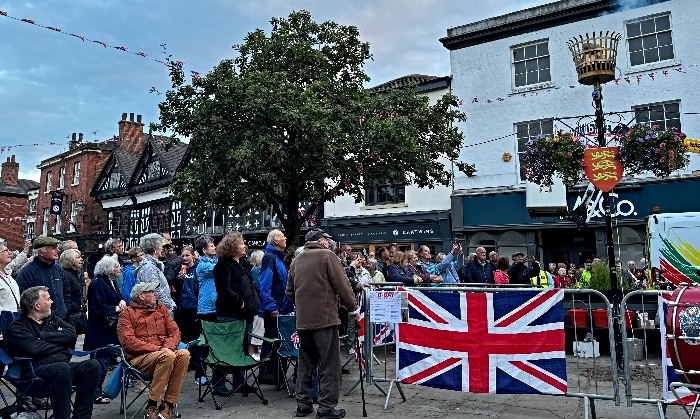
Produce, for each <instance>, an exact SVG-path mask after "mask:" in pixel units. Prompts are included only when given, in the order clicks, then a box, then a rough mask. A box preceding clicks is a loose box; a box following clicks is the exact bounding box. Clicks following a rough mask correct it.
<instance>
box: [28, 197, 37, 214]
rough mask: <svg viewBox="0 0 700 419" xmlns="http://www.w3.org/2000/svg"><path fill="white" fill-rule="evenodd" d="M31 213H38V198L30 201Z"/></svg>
mask: <svg viewBox="0 0 700 419" xmlns="http://www.w3.org/2000/svg"><path fill="white" fill-rule="evenodd" d="M29 213H30V214H34V213H36V198H34V199H30V200H29Z"/></svg>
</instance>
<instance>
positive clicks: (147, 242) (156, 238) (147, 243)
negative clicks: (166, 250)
mask: <svg viewBox="0 0 700 419" xmlns="http://www.w3.org/2000/svg"><path fill="white" fill-rule="evenodd" d="M139 247H140V248H141V250H143V253H145V254H147V255H152V254H153V252H155V251H156V249H157V248H159V247H163V236H161V235H160V234H158V233H151V234H146V235H145V236H143V237H141V240H140V241H139Z"/></svg>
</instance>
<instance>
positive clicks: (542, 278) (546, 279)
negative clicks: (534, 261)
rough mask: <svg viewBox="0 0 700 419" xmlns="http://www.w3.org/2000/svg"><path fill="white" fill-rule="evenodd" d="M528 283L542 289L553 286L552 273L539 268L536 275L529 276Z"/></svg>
mask: <svg viewBox="0 0 700 419" xmlns="http://www.w3.org/2000/svg"><path fill="white" fill-rule="evenodd" d="M530 283H531V284H532V285H535V286H538V287H540V288H544V289H549V288H554V279H553V278H552V275H551V274H550V273H549V272H547V271H545V270H544V269H540V273H539V274H538V275H537V276H533V277H532V278H530Z"/></svg>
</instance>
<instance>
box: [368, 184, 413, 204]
mask: <svg viewBox="0 0 700 419" xmlns="http://www.w3.org/2000/svg"><path fill="white" fill-rule="evenodd" d="M404 202H406V187H405V186H404V185H403V184H399V183H390V182H389V180H387V179H383V180H380V181H379V182H377V186H375V187H374V188H368V189H365V205H367V206H371V205H387V204H400V203H404Z"/></svg>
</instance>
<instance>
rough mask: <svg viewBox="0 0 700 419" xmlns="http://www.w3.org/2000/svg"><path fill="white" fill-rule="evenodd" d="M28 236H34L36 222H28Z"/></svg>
mask: <svg viewBox="0 0 700 419" xmlns="http://www.w3.org/2000/svg"><path fill="white" fill-rule="evenodd" d="M27 236H28V237H30V238H34V223H33V222H29V223H27Z"/></svg>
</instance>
